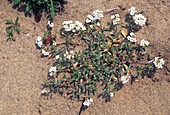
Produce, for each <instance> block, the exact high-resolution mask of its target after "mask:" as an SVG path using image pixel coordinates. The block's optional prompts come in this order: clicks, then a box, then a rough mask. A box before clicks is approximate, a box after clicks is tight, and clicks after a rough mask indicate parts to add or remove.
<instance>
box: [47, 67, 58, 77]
mask: <svg viewBox="0 0 170 115" xmlns="http://www.w3.org/2000/svg"><path fill="white" fill-rule="evenodd" d="M56 71H57V70H56V67H51V68H50V69H49V75H50V76H53V74H55V73H56Z"/></svg>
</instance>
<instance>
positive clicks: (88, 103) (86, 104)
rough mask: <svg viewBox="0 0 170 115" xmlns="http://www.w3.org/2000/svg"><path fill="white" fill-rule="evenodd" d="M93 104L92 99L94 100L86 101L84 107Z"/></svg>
mask: <svg viewBox="0 0 170 115" xmlns="http://www.w3.org/2000/svg"><path fill="white" fill-rule="evenodd" d="M92 102H93V99H92V98H90V99H86V100H85V101H84V102H83V105H84V106H89V105H90V104H91V103H92Z"/></svg>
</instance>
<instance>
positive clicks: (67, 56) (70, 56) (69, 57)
mask: <svg viewBox="0 0 170 115" xmlns="http://www.w3.org/2000/svg"><path fill="white" fill-rule="evenodd" d="M64 57H66V58H67V59H69V60H70V59H71V58H74V52H73V51H70V53H68V51H66V53H65V54H64Z"/></svg>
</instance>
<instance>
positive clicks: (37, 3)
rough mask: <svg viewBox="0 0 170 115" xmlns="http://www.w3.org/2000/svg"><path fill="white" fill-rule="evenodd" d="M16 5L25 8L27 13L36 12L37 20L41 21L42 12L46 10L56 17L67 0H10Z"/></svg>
mask: <svg viewBox="0 0 170 115" xmlns="http://www.w3.org/2000/svg"><path fill="white" fill-rule="evenodd" d="M9 1H10V2H12V3H13V5H14V6H17V7H23V6H24V8H25V11H26V14H30V15H32V14H34V15H35V21H37V22H39V21H40V19H41V15H42V12H44V11H45V12H46V13H47V14H49V16H50V17H51V18H52V19H54V17H55V15H56V13H57V12H60V11H61V10H62V9H63V7H64V6H63V5H64V4H65V3H67V0H9Z"/></svg>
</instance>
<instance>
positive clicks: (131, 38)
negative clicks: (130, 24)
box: [127, 32, 137, 42]
mask: <svg viewBox="0 0 170 115" xmlns="http://www.w3.org/2000/svg"><path fill="white" fill-rule="evenodd" d="M135 37H136V35H135V34H134V33H133V32H131V33H130V36H127V39H128V40H129V41H130V42H136V41H137V40H136V38H135Z"/></svg>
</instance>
